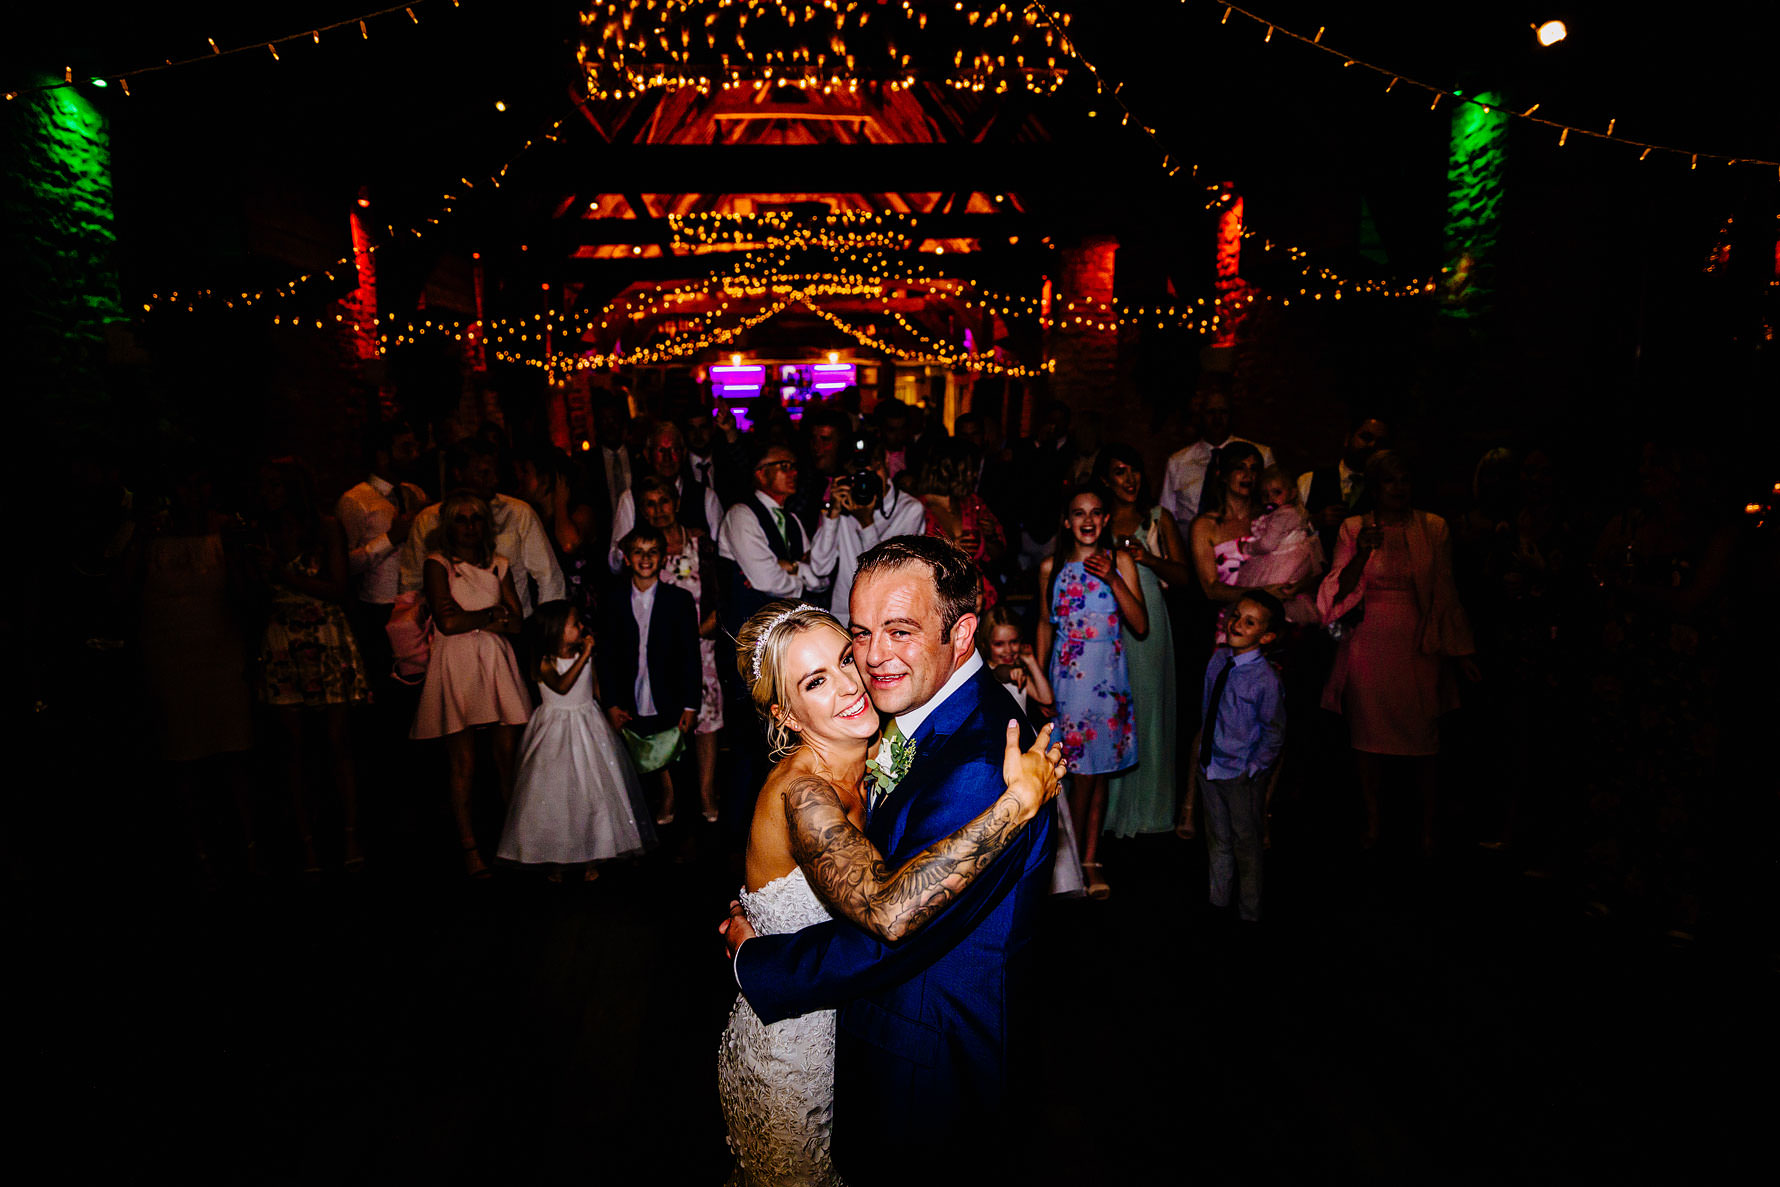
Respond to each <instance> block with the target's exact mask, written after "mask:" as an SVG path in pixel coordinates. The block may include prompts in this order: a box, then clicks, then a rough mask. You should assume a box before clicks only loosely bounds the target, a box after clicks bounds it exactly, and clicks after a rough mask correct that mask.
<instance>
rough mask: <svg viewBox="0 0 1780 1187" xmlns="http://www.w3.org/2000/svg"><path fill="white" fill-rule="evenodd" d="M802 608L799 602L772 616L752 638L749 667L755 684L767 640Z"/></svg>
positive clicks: (758, 676)
mask: <svg viewBox="0 0 1780 1187" xmlns="http://www.w3.org/2000/svg"><path fill="white" fill-rule="evenodd" d="M803 608H804V606H803V603H801V602H800V603H798V604H797V605H795V606H791V607H789V608H787V609H784V610H781V611H779V612H778V613H777V614H775V615H773V619H772V621H771V622H769V623H767V624H766V625H765V626H764V627H761V628H760V633H759V634H758V635H756V636H754V656H753V659H752V661H751V663H750V665H749V666H750V667H752V668H753V670H754V681H756V682H757V681H759V679H760V657H761V655H762V654H764V653H765V651H766V641H767V639H769V638H770V637H771V636H772V633H773V632H774V631H775V630H777V629H778V628H779V624H780V623H782V622H784V621H785V620H786V619H787V618H790V617H791V616H792V615H793V614H796V613H797V612H798V611H799V610H802V609H803Z"/></svg>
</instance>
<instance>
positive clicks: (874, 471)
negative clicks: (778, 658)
mask: <svg viewBox="0 0 1780 1187" xmlns="http://www.w3.org/2000/svg"><path fill="white" fill-rule="evenodd" d="M925 520H926V509H925V508H924V507H922V505H921V500H919V499H917V498H915V497H914V496H912V495H908V494H904V493H903V492H902V491H899V490H897V489H896V487H895V486H894V485H893V484H892V483H891V482H890V472H889V467H888V466H887V465H886V464H885V457H884V446H883V444H882V443H881V442H879V443H875V444H873V445H872V447H871V448H870V449H868V450H866V451H865V452H863V453H861V454H858V455H856V456H855V457H854V458H853V459H852V461H851V463H850V464H849V465H847V466H845V467H843V469H842V472H841V473H840V474H839V475H837V476H836V477H835V479H834V481H833V483H832V484H831V486H830V488H829V498H828V501H827V502H826V503H824V504H823V507H822V522H821V523H820V524H819V525H818V526H817V528H816V535H815V538H814V539H812V540H811V541H810V568H812V569H814V570H815V571H816V572H817V573H821V574H824V575H826V574H829V573H833V574H834V583H833V585H832V586H831V592H830V594H829V601H830V604H829V610H830V612H832V613H833V614H834V616H835V617H836V618H838V619H840V620H841V623H842V624H843V625H845V624H846V623H847V621H848V619H847V598H848V595H849V594H850V593H851V591H852V589H853V574H854V573H855V572H856V571H858V568H859V556H860V554H861V553H863V552H865V551H866V550H867V549H869V548H873V547H875V546H876V545H878V544H879V543H881V542H882V541H884V540H888V539H889V538H890V537H892V536H918V535H920V534H921V531H922V527H923V524H924V523H925Z"/></svg>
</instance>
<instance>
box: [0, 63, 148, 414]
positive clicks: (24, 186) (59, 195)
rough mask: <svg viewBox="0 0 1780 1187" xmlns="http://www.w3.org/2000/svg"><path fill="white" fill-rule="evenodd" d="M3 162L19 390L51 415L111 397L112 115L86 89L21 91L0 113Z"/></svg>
mask: <svg viewBox="0 0 1780 1187" xmlns="http://www.w3.org/2000/svg"><path fill="white" fill-rule="evenodd" d="M0 160H4V162H5V165H4V172H3V174H0V226H3V227H4V230H0V236H3V237H4V238H3V239H0V243H4V247H5V258H6V260H7V262H8V271H9V275H8V276H7V287H8V288H9V289H10V290H11V292H10V293H9V294H8V297H7V301H6V305H7V307H8V308H9V309H10V310H12V313H11V315H10V320H11V322H12V324H11V325H10V326H9V327H8V328H9V330H10V333H9V335H8V336H9V338H11V340H12V341H14V342H15V343H16V344H17V346H16V348H15V350H14V351H13V352H12V359H11V360H10V361H9V364H8V366H9V370H10V371H11V373H12V375H13V377H14V378H15V379H16V381H17V383H18V388H17V389H16V391H17V394H18V395H20V396H22V397H24V398H25V399H26V400H27V401H29V402H31V404H32V405H33V406H34V407H36V408H39V409H42V410H44V411H49V410H50V409H51V408H53V407H56V406H62V407H63V408H64V409H65V410H66V411H73V409H72V407H70V406H71V405H75V404H93V403H98V402H102V401H103V400H104V397H105V363H106V359H107V354H108V343H107V331H108V329H109V328H110V327H113V326H118V325H119V323H121V322H123V320H124V314H123V309H122V301H121V297H120V290H119V286H118V274H117V259H116V235H115V232H114V229H113V219H112V199H111V138H110V132H109V129H108V127H107V124H106V119H105V116H104V114H103V113H102V112H101V111H100V110H99V109H98V108H97V107H96V106H94V104H93V103H92V102H91V101H90V100H89V99H88V98H87V96H86V95H84V94H82V92H81V88H80V87H78V86H68V87H58V88H56V89H54V90H47V91H33V92H28V93H26V94H22V95H20V96H19V97H18V98H16V99H13V100H11V101H10V102H7V103H6V104H4V110H3V111H0ZM120 328H121V327H120Z"/></svg>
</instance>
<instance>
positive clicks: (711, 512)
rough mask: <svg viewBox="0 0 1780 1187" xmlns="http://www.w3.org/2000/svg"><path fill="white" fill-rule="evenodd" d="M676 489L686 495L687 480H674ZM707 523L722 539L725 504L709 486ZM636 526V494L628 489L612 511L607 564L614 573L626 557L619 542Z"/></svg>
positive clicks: (707, 490) (706, 496)
mask: <svg viewBox="0 0 1780 1187" xmlns="http://www.w3.org/2000/svg"><path fill="white" fill-rule="evenodd" d="M674 489H675V490H677V491H679V492H680V493H681V494H682V495H684V494H685V493H686V480H685V479H683V478H676V479H674ZM705 522H706V523H708V524H710V525H711V530H712V531H714V532H716V533H717V534H718V538H719V539H721V538H722V534H723V531H722V529H723V504H722V503H719V502H718V501H717V492H716V491H714V490H712V489H711V488H710V487H709V486H707V487H705ZM636 526H637V498H636V492H634V491H631V490H628V489H627V490H626V491H625V492H624V493H623V494H621V495H619V496H618V503H617V506H616V507H614V508H613V510H612V547H611V549H610V551H609V552H608V553H607V555H606V563H607V564H609V565H611V566H612V572H614V573H616V572H618V570H620V569H622V568H624V556H623V554H621V553H620V552H619V551H618V541H620V540H622V539H624V538H625V537H626V536H628V535H629V534H630V530H631V529H632V528H634V527H636Z"/></svg>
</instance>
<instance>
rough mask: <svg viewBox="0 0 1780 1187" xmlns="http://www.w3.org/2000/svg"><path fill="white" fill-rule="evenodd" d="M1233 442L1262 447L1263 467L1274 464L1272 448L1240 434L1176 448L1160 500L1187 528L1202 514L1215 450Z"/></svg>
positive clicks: (1164, 479) (1257, 447)
mask: <svg viewBox="0 0 1780 1187" xmlns="http://www.w3.org/2000/svg"><path fill="white" fill-rule="evenodd" d="M1232 441H1242V442H1245V443H1247V444H1249V445H1253V446H1254V447H1255V448H1256V449H1258V450H1260V451H1261V466H1262V468H1263V469H1265V468H1266V467H1268V466H1271V465H1272V464H1273V451H1272V450H1271V449H1268V448H1267V447H1266V446H1265V445H1262V444H1261V443H1260V442H1258V441H1250V440H1249V439H1248V438H1247V437H1237V436H1231V437H1229V438H1227V439H1226V440H1224V441H1223V442H1221V443H1219V444H1217V445H1213V444H1212V443H1211V442H1209V441H1195V442H1193V444H1191V445H1189V446H1187V447H1186V448H1185V449H1180V450H1176V451H1175V452H1174V454H1173V455H1172V456H1170V457H1169V459H1168V473H1167V475H1166V477H1164V478H1163V480H1162V497H1161V499H1160V500H1159V502H1160V503H1161V504H1162V506H1164V507H1166V508H1168V510H1169V512H1170V513H1171V514H1172V515H1173V516H1174V519H1175V522H1176V523H1178V524H1180V525H1181V526H1182V530H1183V531H1184V530H1185V529H1186V525H1187V524H1190V523H1192V522H1193V517H1194V516H1195V515H1197V514H1199V495H1200V492H1201V491H1203V490H1204V489H1205V470H1206V467H1207V466H1209V465H1211V451H1212V450H1214V449H1222V448H1223V447H1224V446H1225V445H1228V444H1230V443H1231V442H1232ZM1208 510H1209V508H1208Z"/></svg>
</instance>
